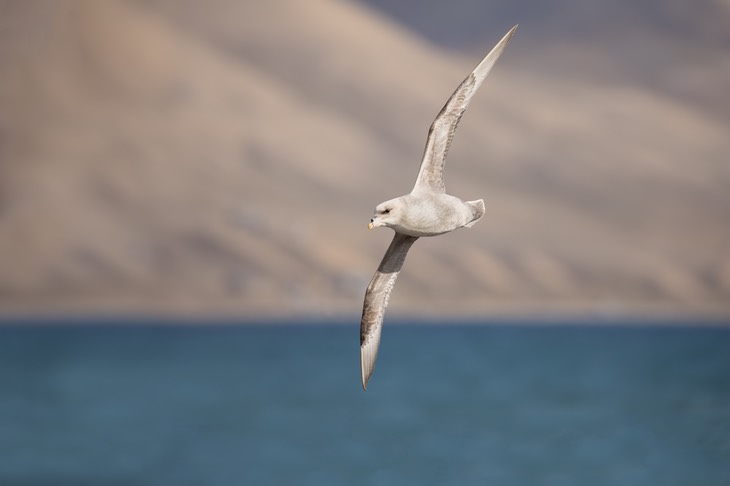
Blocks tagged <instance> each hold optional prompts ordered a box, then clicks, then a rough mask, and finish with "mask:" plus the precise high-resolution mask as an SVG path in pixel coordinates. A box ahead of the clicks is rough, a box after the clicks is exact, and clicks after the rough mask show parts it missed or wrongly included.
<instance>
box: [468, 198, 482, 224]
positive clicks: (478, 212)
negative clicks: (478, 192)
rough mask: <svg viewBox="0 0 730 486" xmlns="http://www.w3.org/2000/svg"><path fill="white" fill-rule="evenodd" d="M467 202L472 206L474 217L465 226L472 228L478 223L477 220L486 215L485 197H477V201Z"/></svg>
mask: <svg viewBox="0 0 730 486" xmlns="http://www.w3.org/2000/svg"><path fill="white" fill-rule="evenodd" d="M466 204H467V205H468V206H469V207H471V212H472V219H471V221H469V222H468V223H466V224H465V225H464V227H465V228H471V227H472V226H474V225H475V224H476V222H477V221H479V220H480V219H482V216H484V211H485V208H484V199H477V200H476V201H466Z"/></svg>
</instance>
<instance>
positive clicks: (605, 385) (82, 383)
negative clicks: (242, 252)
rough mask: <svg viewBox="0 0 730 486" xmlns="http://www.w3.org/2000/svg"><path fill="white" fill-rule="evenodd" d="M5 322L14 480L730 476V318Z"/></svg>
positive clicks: (719, 480)
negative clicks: (365, 348)
mask: <svg viewBox="0 0 730 486" xmlns="http://www.w3.org/2000/svg"><path fill="white" fill-rule="evenodd" d="M358 339H359V330H358V328H357V323H351V324H342V325H286V324H282V323H278V324H275V325H231V324H227V325H208V326H189V325H188V326H185V325H174V324H172V323H169V322H168V323H166V324H165V325H159V324H158V325H156V324H154V323H150V324H147V325H140V324H139V323H136V324H133V325H124V324H121V323H112V324H107V325H94V324H91V323H89V322H86V323H85V324H84V325H74V324H73V323H54V324H52V325H51V324H47V325H44V324H39V323H33V324H32V325H28V324H24V325H12V324H10V325H5V326H2V327H0V484H2V485H66V484H68V485H265V484H277V485H279V484H296V485H344V484H355V485H358V484H363V485H437V484H438V485H470V484H478V485H576V486H578V485H580V486H584V485H592V486H597V485H620V486H629V485H641V486H647V485H661V486H667V485H703V486H711V485H718V486H720V485H723V486H726V485H729V484H730V328H728V327H706V326H677V325H671V326H670V325H661V324H654V325H651V326H637V325H633V326H632V325H621V326H596V325H577V324H576V325H562V326H561V325H530V324H529V323H523V324H520V325H499V324H495V323H491V324H489V325H450V326H447V325H427V326H426V325H412V324H409V325H396V324H393V323H390V322H389V323H386V327H385V329H384V331H383V341H382V346H381V349H380V358H379V360H378V364H377V367H376V370H375V374H374V376H373V378H372V380H371V381H370V385H369V388H368V390H367V392H363V390H362V388H361V385H360V372H359V342H358Z"/></svg>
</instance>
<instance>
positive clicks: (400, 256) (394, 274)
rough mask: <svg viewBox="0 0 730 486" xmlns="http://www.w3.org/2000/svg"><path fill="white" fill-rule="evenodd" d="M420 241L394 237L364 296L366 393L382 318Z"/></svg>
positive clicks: (362, 342)
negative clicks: (397, 281)
mask: <svg viewBox="0 0 730 486" xmlns="http://www.w3.org/2000/svg"><path fill="white" fill-rule="evenodd" d="M417 239H418V238H417V237H415V236H408V235H403V234H400V233H396V234H395V236H394V237H393V241H391V243H390V246H389V247H388V250H387V251H386V252H385V256H383V260H382V261H381V262H380V266H378V270H377V271H376V272H375V275H373V278H372V280H371V281H370V285H368V290H367V292H365V302H364V303H363V307H362V319H361V320H360V371H361V372H362V388H363V390H365V389H366V388H367V386H368V380H370V376H371V375H372V374H373V369H375V360H376V359H377V357H378V347H379V346H380V331H381V330H382V328H383V315H384V314H385V308H386V307H387V305H388V297H389V296H390V291H391V290H393V286H394V285H395V281H396V279H397V278H398V273H400V270H401V268H402V267H403V262H404V261H405V259H406V254H407V253H408V250H409V249H410V248H411V245H413V243H414V242H415V241H416V240H417Z"/></svg>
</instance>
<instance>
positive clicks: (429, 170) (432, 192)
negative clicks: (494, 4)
mask: <svg viewBox="0 0 730 486" xmlns="http://www.w3.org/2000/svg"><path fill="white" fill-rule="evenodd" d="M516 29H517V26H516V25H515V26H514V27H512V29H510V31H509V32H507V34H505V36H504V37H503V38H502V40H500V41H499V42H498V43H497V45H496V46H494V48H493V49H492V50H491V51H490V52H489V54H487V56H486V57H485V58H484V59H483V60H482V62H480V63H479V65H478V66H477V67H476V68H475V69H474V71H472V72H471V74H469V76H467V77H466V79H465V80H464V81H463V82H462V83H461V84H460V85H459V87H458V88H456V91H454V94H452V95H451V97H450V98H449V100H448V101H447V102H446V104H445V105H444V107H443V108H442V109H441V111H440V112H439V114H438V115H437V116H436V119H435V120H434V121H433V123H432V124H431V128H430V129H429V131H428V137H427V139H426V148H425V150H424V153H423V160H422V161H421V168H420V169H419V171H418V177H416V184H415V185H414V186H413V190H412V191H411V192H410V194H406V195H405V196H401V197H397V198H395V199H391V200H389V201H385V202H384V203H381V204H379V205H378V206H377V207H376V208H375V214H374V215H373V217H372V219H371V220H370V224H368V228H369V229H373V228H377V227H380V226H385V227H388V228H392V229H393V230H394V231H395V236H393V241H391V243H390V246H389V247H388V249H387V250H386V252H385V255H384V256H383V260H382V261H381V262H380V265H379V266H378V269H377V271H376V272H375V275H373V278H372V280H371V281H370V284H369V285H368V288H367V291H366V292H365V302H364V303H363V308H362V318H361V320H360V370H361V373H362V388H363V390H365V389H367V386H368V381H369V380H370V377H371V376H372V374H373V370H374V368H375V360H376V358H377V356H378V347H379V345H380V332H381V330H382V327H383V315H384V314H385V308H386V306H387V305H388V297H389V296H390V292H391V290H393V285H394V284H395V281H396V279H397V278H398V273H400V270H401V268H402V267H403V261H404V260H405V258H406V254H407V253H408V250H409V249H410V248H411V245H413V243H414V242H415V241H416V240H417V239H418V238H420V237H421V236H437V235H442V234H444V233H448V232H450V231H454V230H455V229H458V228H463V227H466V228H471V227H472V226H473V225H474V224H475V223H476V222H477V221H479V219H481V217H482V216H483V215H484V200H482V199H478V200H475V201H462V200H461V199H459V198H458V197H455V196H451V195H449V194H446V186H445V184H444V164H445V162H446V153H447V152H448V150H449V146H450V145H451V140H452V139H453V138H454V133H455V132H456V126H457V125H458V123H459V120H460V119H461V116H462V115H463V114H464V111H466V108H467V106H469V101H470V100H471V99H472V97H473V96H474V93H476V91H477V89H479V86H481V84H482V82H483V81H484V79H485V78H486V77H487V74H489V71H490V70H491V69H492V66H494V63H495V62H496V61H497V59H498V58H499V56H500V55H501V54H502V51H504V48H505V47H506V46H507V43H508V42H509V40H510V39H511V38H512V34H514V32H515V30H516Z"/></svg>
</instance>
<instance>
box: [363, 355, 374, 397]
mask: <svg viewBox="0 0 730 486" xmlns="http://www.w3.org/2000/svg"><path fill="white" fill-rule="evenodd" d="M368 358H369V357H368V356H366V350H365V349H364V348H363V346H360V374H361V378H362V391H367V389H368V382H369V381H370V377H371V376H372V375H373V365H372V364H370V363H368V361H369V359H368Z"/></svg>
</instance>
